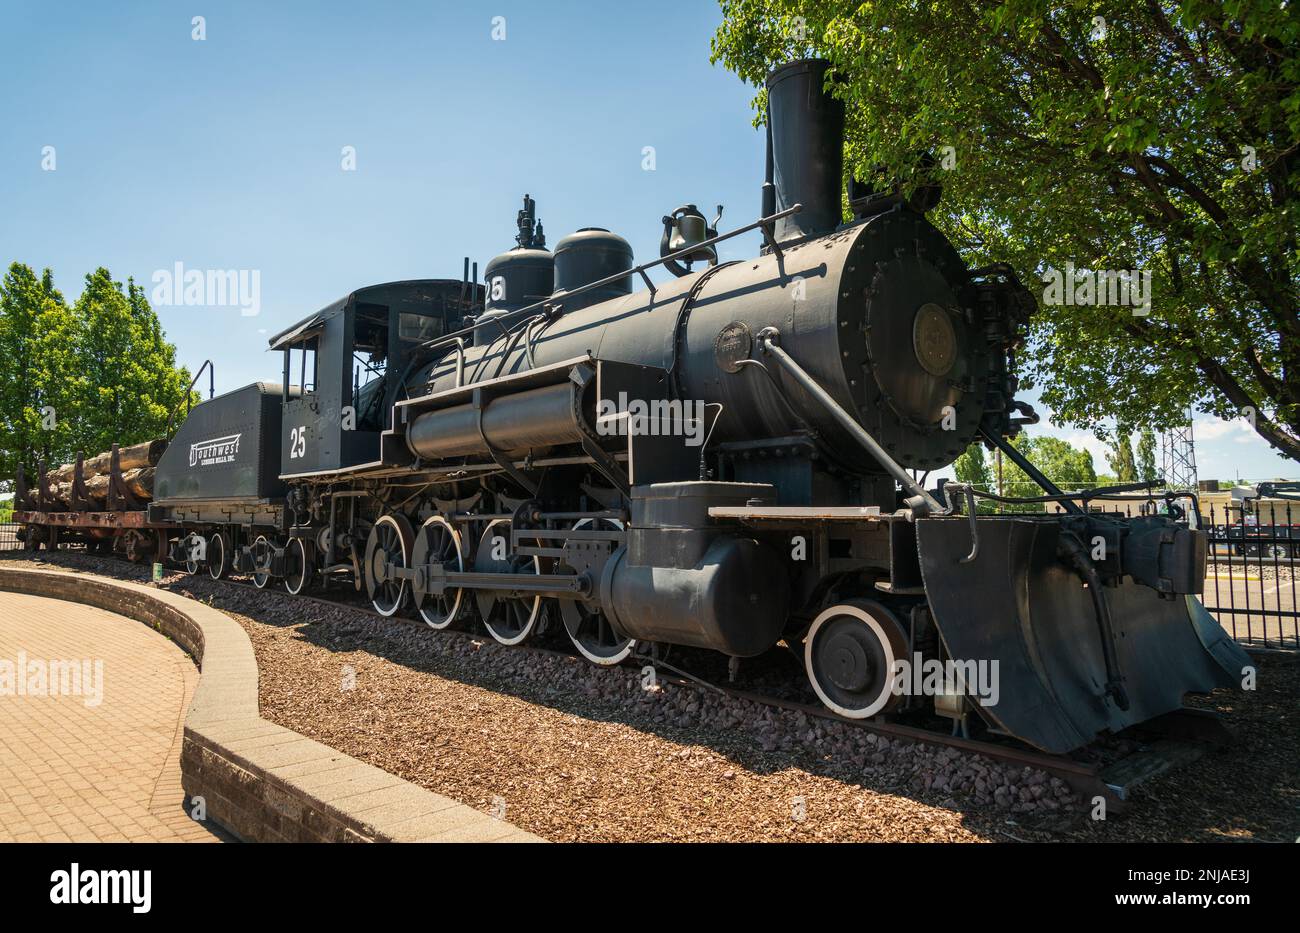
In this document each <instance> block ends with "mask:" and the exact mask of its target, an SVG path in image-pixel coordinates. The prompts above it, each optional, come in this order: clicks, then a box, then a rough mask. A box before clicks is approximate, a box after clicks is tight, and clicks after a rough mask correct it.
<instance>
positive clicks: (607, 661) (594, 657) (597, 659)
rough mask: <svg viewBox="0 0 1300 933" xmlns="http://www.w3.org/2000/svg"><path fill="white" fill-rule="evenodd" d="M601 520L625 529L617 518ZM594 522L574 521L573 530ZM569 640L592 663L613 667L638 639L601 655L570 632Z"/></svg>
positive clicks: (588, 520) (628, 653)
mask: <svg viewBox="0 0 1300 933" xmlns="http://www.w3.org/2000/svg"><path fill="white" fill-rule="evenodd" d="M601 521H605V522H609V523H610V524H611V525H617V526H618V529H619V530H620V531H622V530H623V523H622V522H620V521H619V520H618V519H617V518H603V519H601ZM592 522H593V519H590V518H584V519H580V520H579V521H577V522H575V523H574V525H573V530H574V531H577V530H578V529H580V528H582V527H583V526H585V525H590V524H592ZM565 633H566V634H568V630H567V629H566V630H565ZM569 641H570V642H571V643H572V644H573V647H575V648H577V649H578V653H579V654H580V655H582V656H583V657H584V658H586V659H587V660H588V661H590V662H591V663H592V664H595V665H597V666H598V667H613V666H614V665H615V664H622V663H623V662H624V661H625V660H626V659H627V656H628V655H630V654H631V653H632V651H633V649H635V648H636V640H635V639H630V640H629V641H628V643H627V644H626V645H625V646H624V647H623V648H622V650H620V651H618V652H616V653H615V654H610V655H599V654H594V653H593V652H591V651H588V650H587V648H586V647H585V646H584V645H583V644H582V642H580V641H578V639H576V638H574V637H573V635H571V634H569Z"/></svg>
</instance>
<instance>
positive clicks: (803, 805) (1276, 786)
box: [8, 552, 1300, 841]
mask: <svg viewBox="0 0 1300 933" xmlns="http://www.w3.org/2000/svg"><path fill="white" fill-rule="evenodd" d="M8 559H10V560H21V561H27V562H31V563H36V564H44V565H48V564H49V563H55V564H58V565H61V566H64V567H67V568H69V569H85V570H89V571H93V572H96V573H102V574H106V575H110V576H118V577H125V578H130V579H135V580H144V579H147V577H148V570H147V567H139V566H134V565H130V564H126V563H124V562H121V561H116V560H108V559H104V558H97V557H91V556H87V555H82V554H78V553H76V552H59V553H56V554H54V555H46V554H41V556H40V558H38V559H32V558H31V557H30V556H26V557H21V558H20V557H17V556H11V557H9V558H8ZM162 585H163V586H166V587H168V588H171V589H173V590H174V591H178V592H182V593H185V594H187V595H191V596H193V597H194V598H196V599H199V600H201V601H203V602H205V603H209V604H210V605H213V606H214V607H216V608H218V609H220V610H222V611H224V612H226V613H227V614H229V615H230V616H231V617H232V618H234V619H235V620H236V621H237V622H239V624H240V625H241V626H243V627H244V629H245V630H246V631H247V632H248V634H249V637H250V639H251V640H252V643H253V647H254V650H255V652H256V655H257V661H258V667H259V670H260V686H259V691H260V702H261V707H262V715H263V716H264V717H265V718H267V719H270V720H271V721H273V722H276V723H279V724H281V725H283V726H286V727H288V728H291V729H294V730H296V731H298V732H301V733H303V734H304V735H308V736H310V737H312V738H315V739H317V740H319V741H321V742H324V743H326V744H328V745H331V746H332V747H334V748H337V749H339V750H340V751H342V752H345V753H347V754H349V755H353V756H355V757H357V758H360V759H361V760H363V761H366V762H368V763H370V764H373V765H375V766H377V767H380V768H383V769H385V770H387V771H389V772H391V773H393V774H396V775H399V776H401V777H404V778H406V779H408V780H411V781H414V782H415V783H417V784H420V785H422V786H424V787H427V788H428V789H430V790H432V791H435V792H437V793H440V794H445V795H447V796H450V797H453V798H455V799H457V800H460V801H462V802H464V803H466V804H469V805H470V806H473V807H476V808H479V809H481V810H483V811H485V812H489V813H496V814H498V815H500V816H502V817H503V818H505V819H507V820H509V821H511V822H512V823H514V824H516V825H518V826H519V827H521V828H522V829H526V830H528V831H530V832H533V833H537V834H538V835H541V836H543V837H545V838H547V839H551V840H556V841H569V840H581V841H652V840H654V841H667V840H727V841H758V840H802V841H812V840H826V841H1008V840H1064V839H1079V840H1090V841H1178V840H1188V841H1193V840H1207V841H1208V840H1232V839H1239V840H1252V839H1254V840H1269V841H1291V840H1293V839H1294V838H1295V837H1296V835H1297V832H1298V831H1300V774H1298V772H1300V762H1298V761H1297V754H1296V748H1297V747H1298V743H1297V739H1300V722H1298V721H1297V718H1296V698H1297V696H1300V663H1298V662H1297V660H1296V659H1295V658H1294V657H1291V656H1285V655H1267V656H1262V657H1261V658H1260V674H1259V687H1260V688H1259V689H1258V690H1256V691H1254V692H1251V693H1244V694H1238V693H1228V692H1222V694H1221V695H1220V694H1215V695H1214V696H1212V697H1209V698H1205V699H1202V700H1199V701H1192V702H1193V703H1194V704H1195V705H1200V706H1204V707H1206V708H1210V709H1218V710H1220V711H1222V712H1224V713H1226V714H1227V722H1228V725H1229V728H1230V729H1231V730H1232V731H1233V732H1234V734H1235V735H1236V736H1237V742H1236V744H1235V745H1234V746H1233V747H1232V748H1230V749H1227V750H1223V751H1213V752H1209V753H1207V754H1206V755H1205V756H1203V757H1202V758H1200V759H1198V760H1196V761H1193V762H1191V763H1189V764H1186V765H1183V766H1181V767H1179V768H1177V769H1175V770H1174V771H1171V772H1169V773H1166V774H1164V775H1161V776H1159V777H1156V778H1154V779H1152V780H1150V781H1148V782H1146V783H1144V784H1142V785H1139V786H1138V787H1137V788H1136V789H1135V791H1134V794H1133V800H1132V803H1131V808H1130V810H1129V812H1127V813H1125V814H1123V815H1119V816H1116V815H1111V816H1110V818H1109V819H1106V820H1104V821H1097V820H1092V819H1089V818H1088V810H1087V807H1086V805H1085V802H1084V801H1081V800H1079V799H1078V798H1077V797H1076V796H1075V795H1074V794H1073V793H1072V792H1071V791H1070V789H1069V788H1068V787H1067V786H1066V785H1065V784H1064V783H1063V782H1061V781H1060V779H1059V778H1056V777H1054V776H1051V775H1048V774H1045V773H1043V772H1041V771H1032V770H1029V769H1025V768H1018V767H1015V766H1012V765H1007V764H1003V763H1000V762H995V761H991V760H989V759H986V758H983V757H981V756H972V755H969V754H965V753H961V752H958V751H956V750H954V749H948V748H941V747H934V746H928V745H922V744H916V743H910V742H905V741H900V740H894V739H888V738H885V737H882V736H877V735H874V734H871V733H868V732H866V731H865V730H862V729H858V728H855V727H853V726H849V725H845V724H843V723H839V722H834V721H830V720H824V719H820V718H817V717H809V716H807V715H805V714H804V713H801V712H796V711H788V710H782V709H775V708H772V707H770V706H766V705H761V704H757V703H753V702H750V701H748V700H743V699H737V698H734V697H730V696H724V695H721V694H718V693H715V692H712V691H709V690H707V689H703V688H698V687H682V686H678V685H676V684H675V683H663V682H660V683H659V684H658V685H656V686H652V687H651V689H647V688H646V687H647V684H646V678H645V676H644V675H643V673H642V672H641V671H639V670H637V669H635V668H617V669H612V670H611V669H598V668H594V667H592V666H591V665H589V664H587V663H586V662H584V661H582V660H580V659H577V658H574V657H569V656H566V655H561V654H556V653H547V652H527V651H520V650H517V649H511V648H505V647H502V646H499V645H497V644H495V643H493V642H492V641H491V640H490V639H488V638H487V637H486V636H474V635H472V634H464V633H454V632H435V631H433V630H431V629H429V628H428V627H426V626H425V625H423V623H420V622H418V621H412V620H398V619H393V620H381V619H378V618H376V617H375V616H374V615H372V614H370V613H367V612H363V611H359V610H357V609H353V608H350V607H347V606H335V605H325V604H322V603H319V602H314V601H310V600H301V599H294V598H293V597H290V596H288V595H287V594H284V593H283V592H281V591H276V590H271V589H268V590H265V591H258V590H254V589H252V588H250V587H244V586H238V585H235V584H232V583H229V582H215V581H212V580H209V579H208V578H207V577H202V576H195V577H190V576H186V575H184V574H176V573H171V574H169V575H168V576H167V577H166V578H165V580H164V582H163V584H162ZM660 675H661V676H663V677H668V676H671V675H670V674H669V673H668V672H667V671H661V672H660Z"/></svg>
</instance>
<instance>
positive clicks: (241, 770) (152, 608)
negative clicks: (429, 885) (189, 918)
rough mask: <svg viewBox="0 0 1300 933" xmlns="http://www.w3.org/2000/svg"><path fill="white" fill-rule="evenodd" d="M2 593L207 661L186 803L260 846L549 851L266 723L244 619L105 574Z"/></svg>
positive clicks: (56, 575)
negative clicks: (150, 636)
mask: <svg viewBox="0 0 1300 933" xmlns="http://www.w3.org/2000/svg"><path fill="white" fill-rule="evenodd" d="M0 590H8V591H11V592H16V593H26V594H28V595H31V596H46V597H50V598H53V599H62V600H67V601H70V602H77V603H84V604H85V605H88V606H96V607H98V608H100V609H104V610H107V611H109V612H115V613H118V614H120V615H124V616H127V617H129V618H132V619H135V620H137V621H139V622H143V623H145V624H146V625H150V626H152V627H154V628H156V629H157V630H158V631H160V632H162V633H163V634H164V635H166V636H167V637H168V638H170V639H172V640H173V641H175V642H176V643H177V644H178V645H180V646H181V647H182V648H184V649H185V650H186V651H187V652H189V654H190V655H191V656H192V657H193V658H194V659H195V661H197V662H198V665H199V669H200V672H201V673H200V677H199V685H198V688H197V689H196V690H195V692H194V701H193V703H192V704H191V705H190V709H189V712H188V713H187V714H186V717H185V740H184V745H183V747H182V750H181V783H182V785H183V787H184V789H185V795H186V798H187V800H188V801H190V802H189V803H188V804H187V805H188V806H189V807H191V808H192V807H193V806H194V804H193V802H192V799H193V798H195V797H202V798H203V801H204V805H205V807H206V810H207V818H208V819H211V820H214V821H216V822H217V823H218V824H220V825H221V826H222V827H224V828H225V829H227V830H229V831H230V832H232V833H233V834H235V835H236V836H238V837H239V838H241V839H245V840H249V841H256V842H349V841H350V842H543V841H544V840H542V839H541V838H539V837H537V836H534V835H532V834H531V833H526V832H524V831H523V830H521V829H518V828H517V827H515V826H512V825H511V824H509V823H506V822H504V821H502V820H498V819H494V818H493V817H491V816H488V815H487V814H485V813H480V812H479V811H477V810H475V809H473V808H471V807H467V806H465V805H464V804H461V803H457V802H456V801H455V800H452V799H451V798H449V797H443V796H441V795H440V794H435V793H433V792H431V791H428V790H425V789H424V788H422V787H418V786H417V785H415V784H412V783H411V782H410V781H406V780H403V779H402V778H399V777H396V776H395V775H392V774H389V773H388V772H387V771H382V770H380V769H379V768H376V767H373V766H371V765H368V764H365V763H364V762H362V761H358V760H357V759H355V758H352V757H351V756H349V755H344V754H343V753H342V752H339V751H336V750H335V749H332V748H330V747H329V746H327V745H322V744H321V743H320V742H317V741H315V740H313V739H309V738H306V737H305V736H303V735H300V734H299V733H297V732H294V731H293V730H291V729H286V728H284V727H283V726H278V725H276V724H275V723H272V722H268V721H267V720H265V719H263V718H262V717H261V715H260V714H259V712H258V706H257V660H256V657H255V656H254V654H253V645H252V643H251V642H250V641H249V640H248V635H247V634H246V633H245V632H244V630H243V629H242V628H241V627H240V626H239V624H238V623H237V622H235V621H234V620H233V619H230V618H228V617H227V616H225V615H224V614H223V613H221V612H219V611H217V610H216V609H213V608H211V607H210V606H205V605H203V604H202V603H200V602H196V601H195V600H192V599H188V598H186V597H184V596H180V595H177V594H175V593H171V592H168V591H167V590H164V589H159V588H156V587H151V586H144V585H142V584H139V583H129V582H126V581H123V580H113V579H110V578H108V577H100V576H96V575H94V574H88V573H81V572H69V571H62V570H36V569H28V568H19V567H6V566H4V565H3V564H0Z"/></svg>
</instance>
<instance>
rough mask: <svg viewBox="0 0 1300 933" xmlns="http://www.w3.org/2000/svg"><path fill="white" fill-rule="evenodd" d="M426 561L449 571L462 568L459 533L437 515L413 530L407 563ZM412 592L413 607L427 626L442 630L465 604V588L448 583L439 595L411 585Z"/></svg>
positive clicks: (421, 563) (452, 620)
mask: <svg viewBox="0 0 1300 933" xmlns="http://www.w3.org/2000/svg"><path fill="white" fill-rule="evenodd" d="M428 564H441V565H442V567H443V568H444V569H446V570H449V571H462V570H464V569H465V556H464V553H463V551H462V550H461V540H460V532H458V531H457V530H456V529H455V528H454V527H453V526H452V524H451V522H449V521H447V519H445V518H443V517H442V516H441V515H432V516H430V517H429V518H428V519H426V520H425V522H424V524H423V525H421V526H420V530H419V532H417V533H416V536H415V547H414V548H413V549H412V551H411V566H413V567H423V566H425V565H428ZM412 591H413V592H412V595H413V596H414V597H415V608H416V609H418V610H419V612H420V618H421V619H423V620H424V621H425V623H426V624H427V625H428V626H429V627H430V628H433V629H439V630H441V629H445V628H447V627H448V626H449V625H451V624H452V623H453V622H455V621H456V620H457V619H458V618H460V617H461V615H462V612H463V610H464V607H465V591H464V589H462V588H461V587H459V586H456V587H451V586H449V587H447V588H445V589H444V590H443V591H442V593H441V594H435V593H429V592H425V591H424V590H423V589H416V588H414V587H412Z"/></svg>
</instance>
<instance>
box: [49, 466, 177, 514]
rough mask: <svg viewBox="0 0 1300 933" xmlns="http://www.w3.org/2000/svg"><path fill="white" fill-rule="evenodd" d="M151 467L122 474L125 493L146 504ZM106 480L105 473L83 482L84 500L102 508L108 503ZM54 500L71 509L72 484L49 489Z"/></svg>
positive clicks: (152, 472) (149, 492) (107, 476)
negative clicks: (84, 488) (84, 487)
mask: <svg viewBox="0 0 1300 933" xmlns="http://www.w3.org/2000/svg"><path fill="white" fill-rule="evenodd" d="M153 477H154V468H153V467H137V468H136V469H134V470H126V471H124V472H123V473H122V482H123V483H124V484H125V485H126V488H127V491H128V492H130V493H131V495H133V496H135V497H136V499H138V500H140V501H141V502H148V501H149V500H150V499H152V498H153ZM108 480H109V475H108V474H107V473H100V474H98V475H97V476H92V477H90V478H89V479H88V480H86V482H85V486H86V498H87V499H89V500H90V501H91V502H93V503H94V504H95V505H98V506H104V505H106V504H107V503H108ZM51 492H52V493H53V494H54V498H55V499H56V500H57V501H58V502H59V503H60V504H61V505H64V506H67V507H69V508H71V507H72V483H70V482H69V483H60V484H59V485H58V486H55V487H53V488H52V489H51Z"/></svg>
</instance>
